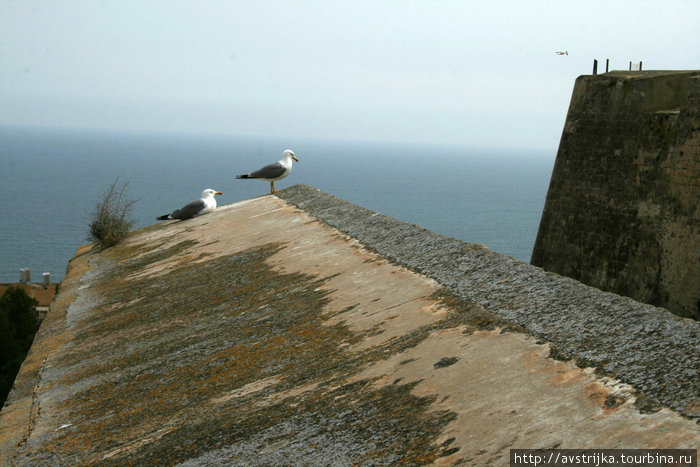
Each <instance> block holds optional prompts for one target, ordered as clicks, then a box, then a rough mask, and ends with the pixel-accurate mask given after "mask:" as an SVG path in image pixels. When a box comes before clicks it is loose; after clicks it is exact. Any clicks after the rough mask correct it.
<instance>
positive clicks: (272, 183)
mask: <svg viewBox="0 0 700 467" xmlns="http://www.w3.org/2000/svg"><path fill="white" fill-rule="evenodd" d="M270 193H271V194H272V193H275V181H274V180H272V181H270Z"/></svg>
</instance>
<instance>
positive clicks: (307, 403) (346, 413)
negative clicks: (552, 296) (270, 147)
mask: <svg viewBox="0 0 700 467" xmlns="http://www.w3.org/2000/svg"><path fill="white" fill-rule="evenodd" d="M280 197H281V198H284V199H288V200H290V201H293V203H295V204H298V205H302V204H304V203H308V206H307V208H304V211H302V210H299V209H297V208H296V207H295V205H294V204H293V203H292V202H287V201H285V200H283V199H280V198H278V197H274V196H265V197H261V198H255V199H252V200H248V201H244V202H241V203H236V204H232V205H228V206H223V207H221V208H219V209H217V211H215V212H214V213H212V214H208V215H206V216H202V217H200V218H195V219H192V220H189V221H185V222H168V223H165V224H161V225H158V226H153V227H149V228H146V229H142V230H140V231H139V232H137V233H135V234H134V235H132V236H131V237H130V238H129V239H128V240H127V241H126V242H125V243H123V244H122V245H119V246H117V247H115V248H112V249H110V250H106V251H104V252H96V251H92V250H91V249H89V248H84V249H81V250H79V251H78V253H77V255H76V257H75V258H74V259H73V260H72V261H71V264H70V267H69V270H68V272H67V274H66V280H65V281H64V282H63V284H62V286H61V291H60V293H59V295H58V297H57V298H56V300H55V301H54V303H53V304H52V307H51V311H50V312H49V314H48V316H47V318H46V320H45V321H44V324H43V325H42V328H41V330H40V332H39V334H38V336H37V338H36V340H35V343H34V346H33V347H32V350H31V352H30V355H29V357H28V359H27V361H26V362H25V364H24V365H23V368H22V370H21V372H20V375H19V377H18V379H17V381H16V383H15V387H14V389H13V391H12V393H11V394H10V398H9V399H8V402H7V404H6V406H5V407H4V408H3V411H2V413H0V464H3V465H5V464H8V465H36V464H40V463H47V464H48V463H50V464H63V465H73V464H92V463H101V464H119V465H123V464H136V463H138V464H156V463H157V464H172V463H183V464H185V465H202V464H220V463H229V464H236V465H250V464H261V463H262V464H268V465H271V464H280V463H281V464H297V465H327V464H329V463H332V464H339V465H349V464H360V463H366V464H389V463H399V462H400V463H413V464H426V463H440V464H452V463H455V462H459V461H462V462H466V463H467V464H479V465H481V464H485V463H487V462H496V463H500V464H504V463H506V462H507V459H508V450H509V449H510V448H511V447H520V448H522V447H555V446H556V447H561V448H567V447H571V448H574V447H575V448H582V447H591V448H593V447H595V448H602V447H610V448H612V447H639V448H642V447H649V448H651V447H654V448H661V447H697V445H698V441H700V431H699V430H698V426H697V424H696V423H695V421H694V420H692V419H690V418H684V417H682V416H681V415H680V414H679V413H677V412H674V411H673V410H671V409H669V408H660V407H657V408H656V409H655V410H654V411H650V410H640V407H641V408H642V409H645V408H648V406H649V405H648V404H642V405H640V404H639V399H645V398H646V399H648V397H646V396H642V395H640V393H639V392H638V391H637V388H633V387H632V386H630V385H627V384H624V383H622V382H620V381H618V380H616V379H614V378H611V377H607V376H601V375H599V374H596V372H595V371H593V369H592V368H581V367H579V366H577V365H575V364H574V363H573V361H561V360H555V359H552V358H550V357H549V356H548V355H549V354H550V352H551V349H550V345H549V344H547V343H545V342H544V341H543V340H540V339H538V338H537V337H535V336H534V334H535V333H532V332H524V330H523V328H521V327H519V326H518V325H515V324H512V322H509V321H506V320H504V319H502V318H501V317H500V316H499V315H498V314H495V313H492V312H490V311H489V309H490V310H491V311H497V312H499V313H500V312H501V311H502V310H500V308H499V307H498V306H493V305H492V304H491V303H494V304H497V303H500V301H501V300H502V299H503V296H502V294H501V295H499V294H498V293H493V292H494V290H493V289H494V288H493V287H491V288H489V287H487V286H486V284H485V283H484V282H483V281H482V282H479V281H478V277H479V274H482V275H487V274H489V273H488V272H487V271H482V272H481V273H478V274H476V276H475V275H474V273H473V271H472V272H470V271H469V268H468V267H466V268H465V267H463V268H455V267H454V264H452V265H450V264H443V267H444V268H445V269H446V270H447V269H451V271H452V272H451V275H452V277H453V278H454V280H455V281H457V280H458V278H460V277H461V278H462V279H465V278H466V280H467V282H468V283H469V288H472V289H473V291H472V293H473V295H474V297H481V298H479V299H478V300H472V299H463V298H461V297H459V296H458V295H457V294H455V293H454V292H451V291H450V288H452V289H455V288H454V287H452V286H451V285H450V284H445V285H441V283H439V282H438V281H436V280H434V279H433V278H430V277H426V275H421V274H418V273H416V272H413V271H411V270H409V269H407V268H405V267H403V266H401V265H398V264H397V261H399V260H400V256H401V255H400V254H399V255H391V254H390V255H387V256H388V258H389V259H388V258H387V256H385V255H384V254H380V252H381V250H382V249H384V248H385V247H386V246H387V245H391V246H390V247H389V248H388V250H391V251H394V252H397V251H398V252H400V251H406V252H407V250H404V249H407V248H410V247H411V245H413V247H415V248H416V250H415V251H414V252H413V253H411V254H410V255H409V256H410V257H414V258H416V259H419V260H423V261H425V260H426V259H429V262H430V264H428V265H427V269H430V267H433V268H435V267H437V265H438V264H439V260H440V258H441V257H443V255H445V253H446V252H445V250H444V249H443V247H444V246H445V245H443V244H442V243H441V242H442V241H448V242H453V241H454V240H452V239H447V238H446V237H440V236H436V235H435V234H432V233H430V232H427V231H424V230H422V229H418V228H416V227H415V226H410V225H407V224H403V223H400V222H398V221H395V220H392V219H389V218H386V217H384V216H379V215H376V214H375V213H371V212H369V211H366V210H363V209H362V208H359V207H357V206H353V205H351V204H349V203H344V202H342V201H340V200H337V199H335V198H333V197H330V196H328V195H324V194H322V193H320V192H318V191H317V190H314V189H312V188H309V187H304V186H297V187H293V188H292V189H289V190H287V191H286V192H283V193H282V194H280ZM319 210H320V211H323V212H321V213H320V214H319V212H318V211H319ZM305 211H306V212H305ZM312 211H316V214H313V212H312ZM310 214H311V215H310ZM312 215H318V216H319V217H321V218H322V219H323V220H324V221H326V222H328V220H329V217H334V216H335V217H334V219H336V220H338V219H339V218H345V219H346V220H347V223H348V226H349V228H350V230H352V227H353V226H358V225H359V224H358V223H362V221H363V220H364V222H365V227H364V228H363V229H362V230H363V236H364V237H366V238H367V239H368V240H372V239H374V240H377V238H376V237H377V235H380V236H381V235H383V236H385V237H386V238H385V241H386V242H384V240H380V241H375V242H374V243H372V242H371V241H370V242H369V243H368V244H363V242H361V241H358V239H357V238H352V237H349V236H346V235H344V234H343V233H341V232H340V231H338V230H336V229H334V228H332V227H330V226H329V225H327V223H325V222H321V221H319V219H317V218H316V217H312ZM347 216H349V217H347ZM358 216H359V217H358ZM341 223H342V222H341ZM348 226H346V227H348ZM387 229H389V230H387ZM458 243H459V245H460V246H459V251H460V252H461V254H464V255H471V256H468V257H462V260H464V261H468V260H473V261H475V263H472V264H471V266H472V267H477V268H478V264H476V263H479V261H480V259H479V258H482V259H483V258H484V257H493V256H495V257H498V258H500V261H505V262H506V263H508V264H515V263H510V259H508V258H505V257H501V256H500V255H497V254H495V253H492V252H489V251H488V250H486V249H484V248H483V247H479V246H475V245H468V244H464V243H461V242H458ZM450 244H451V243H450ZM368 245H369V246H368ZM513 261H514V260H513ZM422 264H423V265H426V264H425V263H422ZM520 264H522V263H520ZM464 265H465V266H466V265H467V264H466V263H465V264H464ZM482 266H485V265H483V264H482ZM494 266H496V267H494ZM487 267H489V268H491V269H492V271H493V272H492V273H491V274H492V278H491V279H490V281H489V282H493V284H491V285H493V286H495V289H501V290H505V289H508V288H513V290H512V291H511V294H513V295H516V296H521V299H522V300H529V299H532V298H533V297H532V296H531V294H530V293H529V292H528V291H527V290H524V287H522V286H521V284H518V283H512V282H510V283H509V281H508V280H502V279H504V278H503V277H502V276H500V272H499V271H501V270H502V269H501V268H499V267H498V262H494V261H493V258H492V261H491V264H490V265H488V266H487ZM523 270H529V271H531V274H532V276H530V277H534V276H536V275H537V274H540V273H541V271H539V270H537V269H536V268H533V267H531V266H528V265H521V266H520V269H518V268H515V269H514V270H513V271H511V272H510V274H512V275H518V274H522V271H523ZM482 277H483V276H482ZM547 277H550V278H551V280H550V285H551V283H556V282H557V281H564V282H566V283H567V284H570V283H573V281H569V280H567V279H560V278H558V277H555V276H552V275H547ZM498 281H500V283H498V284H497V282H498ZM455 290H456V289H455ZM601 295H602V296H603V297H605V299H606V300H611V301H614V300H613V299H612V298H610V296H609V295H608V294H601ZM485 297H488V298H485ZM560 300H562V301H567V302H568V301H569V300H568V298H567V297H561V298H560ZM623 300H625V299H623ZM491 301H493V302H491ZM539 303H540V302H537V303H535V304H534V306H538V304H539ZM647 308H649V307H647ZM646 311H647V312H648V310H646ZM653 311H654V312H655V313H658V314H661V313H665V314H664V316H666V315H668V313H666V312H662V311H657V310H653ZM552 312H553V313H557V311H556V310H553V311H552ZM514 316H515V317H516V318H517V316H516V315H514ZM514 316H510V317H509V318H513V317H514ZM664 319H667V320H668V321H669V323H670V325H671V326H674V325H683V326H685V327H686V328H687V329H690V331H688V333H690V334H692V332H696V333H697V327H693V326H696V324H697V323H694V322H690V321H682V320H678V319H672V318H671V319H669V318H664ZM513 321H517V320H513ZM542 326H544V327H547V326H548V323H547V322H546V321H545V322H543V323H542ZM618 327H619V328H620V329H621V331H620V332H626V329H625V325H624V323H619V325H618ZM574 329H575V327H574ZM693 330H694V331H693ZM632 332H633V331H632ZM695 345H697V340H696V341H695ZM684 351H688V352H693V351H694V348H693V347H692V346H687V347H685V348H684ZM696 358H697V352H695V355H691V356H690V357H689V362H690V363H691V364H692V363H693V362H696V360H694V359H696ZM695 369H697V366H696V367H695ZM638 371H639V372H644V371H645V369H643V368H640V369H639V370H638ZM689 379H690V382H691V384H695V385H696V386H695V387H697V383H698V381H697V374H694V375H692V376H691V377H689ZM695 396H697V393H696V394H695ZM686 399H687V400H692V397H691V398H686ZM695 404H696V405H697V399H695ZM691 409H692V408H691ZM691 409H688V410H691ZM686 412H687V411H686ZM686 415H687V413H686Z"/></svg>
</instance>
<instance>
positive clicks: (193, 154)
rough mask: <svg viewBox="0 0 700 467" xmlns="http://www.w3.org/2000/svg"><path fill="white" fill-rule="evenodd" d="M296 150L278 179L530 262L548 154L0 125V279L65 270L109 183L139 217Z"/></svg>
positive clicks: (142, 222) (150, 219)
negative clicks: (25, 271)
mask: <svg viewBox="0 0 700 467" xmlns="http://www.w3.org/2000/svg"><path fill="white" fill-rule="evenodd" d="M287 148H290V149H293V150H294V151H295V153H296V155H297V156H298V157H299V159H300V162H299V163H298V164H297V163H295V165H294V169H293V171H292V173H291V175H290V176H289V177H287V178H286V179H284V180H282V181H280V182H278V183H276V185H275V187H276V188H277V189H284V188H287V187H289V186H292V185H295V184H298V183H304V184H308V185H311V186H314V187H316V188H318V189H320V190H321V191H324V192H326V193H329V194H331V195H334V196H337V197H338V198H342V199H344V200H347V201H350V202H353V203H355V204H358V205H360V206H363V207H365V208H368V209H371V210H373V211H377V212H379V213H382V214H385V215H388V216H391V217H394V218H396V219H400V220H403V221H406V222H410V223H413V224H417V225H419V226H421V227H423V228H426V229H429V230H432V231H435V232H437V233H440V234H444V235H449V236H451V237H455V238H458V239H461V240H464V241H466V242H470V243H481V244H484V245H486V246H487V247H489V248H490V249H491V250H494V251H497V252H499V253H504V254H507V255H511V256H514V257H515V258H517V259H519V260H521V261H525V262H529V260H530V255H531V253H532V247H533V245H534V242H535V237H536V235H537V229H538V226H539V221H540V216H541V213H542V208H543V206H544V201H545V196H546V193H547V187H548V185H549V178H550V176H551V172H552V167H553V164H554V158H555V156H556V154H555V153H549V152H546V151H539V152H538V151H525V150H523V151H517V150H503V149H498V150H491V149H488V148H479V149H468V148H455V147H452V148H450V147H442V146H439V145H436V146H429V145H423V146H415V145H413V146H412V145H401V144H388V143H386V144H384V143H381V144H380V143H362V142H348V141H321V140H301V139H299V140H289V139H286V140H275V139H271V138H262V137H261V138H256V137H246V138H239V137H236V138H234V137H230V138H224V137H209V136H196V137H195V136H184V135H176V134H145V133H118V132H102V131H78V130H73V131H68V130H48V129H26V128H7V127H5V128H0V199H2V202H1V203H0V219H1V220H2V221H1V222H0V282H3V283H4V282H17V281H18V280H19V270H20V269H21V268H30V269H31V271H32V281H33V282H40V281H41V274H42V273H43V272H50V273H51V279H52V281H53V282H57V281H60V280H62V279H63V277H64V275H65V270H66V266H67V264H68V261H69V260H70V258H72V257H73V255H74V254H75V251H76V248H77V247H78V246H80V245H82V244H85V243H88V241H87V234H88V223H89V222H90V218H91V214H92V213H93V211H94V208H95V205H96V203H97V202H98V201H99V200H100V198H101V196H102V195H103V193H104V192H105V190H106V189H107V188H108V187H109V185H110V184H111V183H112V182H114V181H115V180H117V179H118V182H117V184H118V185H121V184H122V183H123V182H128V188H127V190H128V191H127V197H128V198H129V199H138V202H137V203H136V204H135V205H134V209H133V211H132V217H133V218H134V219H135V220H136V225H135V228H139V227H143V226H146V225H150V224H153V223H155V217H156V216H157V215H161V214H167V213H169V212H171V211H172V210H173V209H175V208H179V207H181V206H182V205H184V204H185V203H187V202H189V201H192V200H194V199H196V198H198V197H199V196H200V194H201V192H202V190H203V189H205V188H214V189H217V190H219V191H221V192H223V195H222V196H219V197H217V201H218V203H219V205H220V206H221V205H224V204H229V203H233V202H235V201H239V200H243V199H247V198H251V197H254V196H258V195H263V194H266V193H269V184H268V183H266V182H261V181H258V180H235V175H236V174H239V173H247V172H249V171H251V170H254V169H257V168H259V167H261V166H262V165H264V164H267V163H269V162H274V161H276V160H278V159H279V158H280V156H281V153H282V151H283V150H284V149H287Z"/></svg>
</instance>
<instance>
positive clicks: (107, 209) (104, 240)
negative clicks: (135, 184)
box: [88, 180, 136, 248]
mask: <svg viewBox="0 0 700 467" xmlns="http://www.w3.org/2000/svg"><path fill="white" fill-rule="evenodd" d="M128 184H129V182H126V183H124V184H123V185H122V186H121V188H119V189H117V180H115V181H114V183H112V184H111V185H110V186H109V188H108V189H107V190H106V191H105V193H104V194H103V195H102V199H101V200H100V201H99V202H98V203H97V205H96V206H95V212H94V213H93V216H92V222H91V223H90V224H89V225H90V234H89V235H88V240H90V241H94V242H96V243H97V244H98V245H99V246H101V247H103V248H109V247H111V246H114V245H116V244H117V243H119V242H121V241H122V240H124V238H126V236H127V235H128V234H129V231H130V230H131V228H132V227H133V226H134V224H135V223H136V221H134V220H133V219H131V218H130V217H129V216H130V213H131V209H132V208H133V205H134V203H136V201H127V200H126V199H125V194H126V187H127V185H128Z"/></svg>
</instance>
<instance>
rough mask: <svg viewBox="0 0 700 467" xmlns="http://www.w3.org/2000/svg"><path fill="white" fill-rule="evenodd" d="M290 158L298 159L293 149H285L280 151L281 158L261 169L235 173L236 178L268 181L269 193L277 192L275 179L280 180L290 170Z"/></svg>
mask: <svg viewBox="0 0 700 467" xmlns="http://www.w3.org/2000/svg"><path fill="white" fill-rule="evenodd" d="M292 159H294V160H295V161H297V162H299V159H297V157H296V156H295V155H294V151H292V150H291V149H286V150H285V151H284V152H283V153H282V160H279V161H277V162H274V163H272V164H268V165H266V166H265V167H263V168H262V169H258V170H256V171H254V172H250V173H249V174H243V175H236V178H259V179H260V180H266V181H268V182H270V193H277V191H275V181H276V180H281V179H283V178H284V177H286V176H287V175H289V172H291V171H292Z"/></svg>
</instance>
